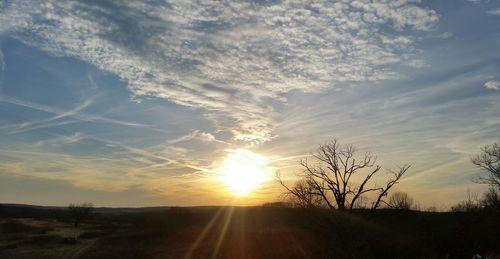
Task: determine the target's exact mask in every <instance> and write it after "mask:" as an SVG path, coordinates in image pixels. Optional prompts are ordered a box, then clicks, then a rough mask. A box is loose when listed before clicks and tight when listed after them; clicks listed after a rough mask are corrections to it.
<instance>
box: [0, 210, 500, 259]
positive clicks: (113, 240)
mask: <svg viewBox="0 0 500 259" xmlns="http://www.w3.org/2000/svg"><path fill="white" fill-rule="evenodd" d="M0 213H1V214H0V258H472V256H473V255H475V254H481V255H482V256H489V257H490V258H500V257H499V256H500V235H498V233H500V224H498V219H499V215H498V214H491V213H486V212H470V213H436V212H434V213H431V212H416V211H398V210H380V211H377V212H376V213H370V212H369V211H356V212H353V213H349V214H347V213H340V212H336V211H330V210H320V209H318V210H305V209H292V208H281V207H196V208H149V209H129V210H124V209H97V210H96V212H95V213H94V215H93V216H92V217H91V218H89V219H86V220H85V221H83V222H82V223H81V224H80V225H79V226H78V228H75V227H74V226H73V224H72V221H71V219H69V218H68V217H67V215H66V213H65V211H64V210H63V209H62V208H58V209H40V208H29V207H27V208H21V209H19V208H11V207H9V206H6V205H4V206H3V207H0Z"/></svg>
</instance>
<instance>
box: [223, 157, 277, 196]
mask: <svg viewBox="0 0 500 259" xmlns="http://www.w3.org/2000/svg"><path fill="white" fill-rule="evenodd" d="M267 162H268V159H267V158H266V157H265V156H262V155H259V154H256V153H254V152H252V151H249V150H246V149H236V150H231V151H230V153H229V154H228V155H227V156H226V158H225V159H224V162H223V164H222V165H221V166H220V167H219V168H217V169H216V171H217V172H218V173H219V174H220V180H221V181H222V182H223V183H225V184H226V186H227V188H228V190H229V192H231V193H232V194H234V195H237V196H244V195H248V194H250V193H251V192H252V191H254V190H256V189H257V188H259V187H260V186H261V185H262V183H264V182H265V181H266V180H268V179H269V178H270V175H271V173H272V167H270V166H267Z"/></svg>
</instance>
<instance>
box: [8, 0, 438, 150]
mask: <svg viewBox="0 0 500 259" xmlns="http://www.w3.org/2000/svg"><path fill="white" fill-rule="evenodd" d="M418 2H419V1H411V0H408V1H396V2H391V1H388V2H375V3H362V2H358V1H353V2H322V3H311V4H306V3H300V2H293V1H291V2H283V3H281V4H280V5H273V4H272V3H258V2H231V1H228V2H225V1H223V2H212V3H205V4H198V3H190V2H182V1H181V2H179V1H173V2H171V3H166V4H164V5H159V6H158V5H157V4H150V3H147V2H115V1H96V2H92V3H89V2H76V1H74V2H73V1H70V2H61V1H50V2H44V3H41V2H38V1H15V2H9V3H7V4H5V7H4V8H3V10H2V11H0V12H1V16H2V17H3V18H1V20H0V21H1V22H0V24H1V25H0V31H4V32H5V31H8V32H9V33H10V34H9V35H11V36H13V37H15V38H17V39H19V40H21V41H23V42H24V43H26V44H29V45H34V46H37V47H39V48H41V49H44V50H46V51H48V52H50V53H52V54H55V55H65V56H72V57H77V58H80V59H83V60H85V61H88V62H90V63H92V64H94V65H95V66H97V67H99V68H101V69H104V70H107V71H110V72H112V73H115V74H117V75H118V76H119V77H120V78H122V79H124V80H126V81H128V83H129V86H130V89H131V91H132V93H133V95H134V96H135V97H137V98H140V97H141V96H154V97H158V98H165V99H168V100H170V101H172V102H175V103H177V104H180V105H185V106H190V107H195V108H202V109H203V110H204V111H205V113H206V115H207V118H209V119H211V120H212V121H213V122H214V124H216V125H217V126H220V127H222V128H221V129H224V130H226V131H228V132H230V133H232V134H233V138H234V139H235V140H242V141H250V142H257V143H259V142H264V141H267V140H270V139H272V138H273V133H272V131H273V129H274V127H275V124H276V112H275V110H274V108H273V106H272V105H270V104H269V103H268V102H265V101H264V100H269V99H271V100H274V101H276V102H280V101H283V100H284V97H283V94H284V93H287V92H289V91H292V90H301V91H306V92H310V91H321V90H323V89H328V88H335V87H339V85H340V84H343V83H353V82H361V81H380V80H387V79H395V78H400V77H401V76H402V75H401V74H399V73H398V72H396V71H395V70H393V69H392V66H394V65H410V66H414V67H421V66H422V64H425V63H424V62H423V61H420V59H419V58H418V56H417V54H418V51H416V49H415V47H414V46H413V43H414V41H415V40H416V39H415V38H414V37H412V36H409V35H408V34H407V33H404V32H405V31H407V30H413V31H422V32H425V31H428V30H431V29H432V28H433V26H434V24H435V23H436V22H437V21H438V16H437V14H436V13H435V12H434V11H433V10H429V9H426V8H423V7H420V6H418ZM401 53H404V54H405V55H400V54H401ZM229 125H230V126H229Z"/></svg>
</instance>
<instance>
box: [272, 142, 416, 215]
mask: <svg viewBox="0 0 500 259" xmlns="http://www.w3.org/2000/svg"><path fill="white" fill-rule="evenodd" d="M312 160H313V162H311V161H310V160H308V159H305V160H302V161H301V162H300V165H301V166H302V167H303V172H302V174H301V176H302V179H301V180H300V181H299V182H297V184H296V185H295V187H293V188H290V187H288V186H287V185H285V184H284V182H283V181H282V179H281V175H280V174H279V173H277V175H276V176H277V179H278V181H279V183H280V184H281V185H282V186H283V187H284V188H285V189H286V190H287V192H288V194H289V195H292V196H294V197H296V200H299V201H304V202H305V203H306V204H308V202H309V201H315V202H316V201H318V200H321V201H322V203H324V204H325V205H326V206H327V207H329V208H337V209H339V210H345V209H351V210H352V209H353V208H356V204H357V202H358V201H359V200H360V199H361V198H362V197H364V196H365V195H366V194H367V193H375V194H376V199H375V201H374V202H373V204H372V209H376V208H378V207H379V206H380V204H381V203H382V202H383V200H382V199H383V198H384V197H385V196H387V194H388V192H389V190H390V189H391V188H392V187H393V186H394V185H395V184H397V183H398V181H399V179H400V178H401V177H402V176H403V174H404V173H405V172H406V171H407V170H408V169H409V168H410V166H409V165H404V166H402V167H400V168H399V169H398V170H397V171H391V172H392V175H393V176H392V177H391V178H389V179H388V181H387V183H386V185H385V186H383V187H377V186H376V185H375V184H374V183H373V182H372V181H371V180H372V177H373V176H374V175H375V174H377V173H378V172H379V171H380V169H381V166H379V165H377V164H376V157H375V156H373V155H371V154H370V153H365V154H364V156H362V157H361V158H358V157H356V149H355V148H354V147H353V146H352V145H340V144H339V143H338V142H337V140H336V139H334V140H333V141H331V142H328V143H326V144H323V145H320V146H319V148H318V149H317V151H316V152H315V153H313V154H312ZM363 172H364V174H363ZM356 176H361V182H357V183H356V182H355V178H356ZM369 185H370V186H369Z"/></svg>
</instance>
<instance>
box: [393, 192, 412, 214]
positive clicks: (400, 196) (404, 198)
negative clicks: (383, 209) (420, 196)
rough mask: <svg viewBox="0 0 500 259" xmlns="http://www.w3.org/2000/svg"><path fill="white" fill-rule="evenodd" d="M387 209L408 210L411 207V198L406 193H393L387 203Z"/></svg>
mask: <svg viewBox="0 0 500 259" xmlns="http://www.w3.org/2000/svg"><path fill="white" fill-rule="evenodd" d="M387 204H388V206H389V208H391V209H397V210H409V209H411V208H412V206H413V198H412V197H411V196H410V195H408V193H406V192H395V193H393V194H392V195H391V196H390V197H389V202H387Z"/></svg>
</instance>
